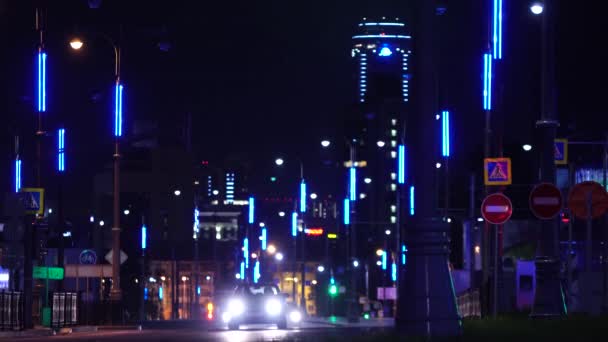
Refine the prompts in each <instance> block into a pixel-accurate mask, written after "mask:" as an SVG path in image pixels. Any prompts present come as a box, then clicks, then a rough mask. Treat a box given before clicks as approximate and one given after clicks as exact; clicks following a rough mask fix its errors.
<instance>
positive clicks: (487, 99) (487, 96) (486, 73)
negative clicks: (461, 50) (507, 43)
mask: <svg viewBox="0 0 608 342" xmlns="http://www.w3.org/2000/svg"><path fill="white" fill-rule="evenodd" d="M483 109H484V110H491V109H492V55H491V54H489V53H486V54H484V55H483Z"/></svg>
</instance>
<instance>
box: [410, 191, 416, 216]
mask: <svg viewBox="0 0 608 342" xmlns="http://www.w3.org/2000/svg"><path fill="white" fill-rule="evenodd" d="M414 200H415V198H414V186H413V185H412V186H410V216H414V213H415V208H416V204H415V202H414Z"/></svg>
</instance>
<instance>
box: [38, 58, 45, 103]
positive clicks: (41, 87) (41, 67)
mask: <svg viewBox="0 0 608 342" xmlns="http://www.w3.org/2000/svg"><path fill="white" fill-rule="evenodd" d="M38 112H46V53H45V52H42V51H39V52H38Z"/></svg>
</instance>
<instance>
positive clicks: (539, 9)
mask: <svg viewBox="0 0 608 342" xmlns="http://www.w3.org/2000/svg"><path fill="white" fill-rule="evenodd" d="M544 9H545V7H544V6H543V4H542V3H541V2H534V3H533V4H532V5H531V6H530V12H532V14H534V15H539V14H542V13H543V11H544Z"/></svg>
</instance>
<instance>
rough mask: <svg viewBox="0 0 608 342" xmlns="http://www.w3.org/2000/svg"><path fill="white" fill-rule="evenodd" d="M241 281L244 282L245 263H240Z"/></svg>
mask: <svg viewBox="0 0 608 342" xmlns="http://www.w3.org/2000/svg"><path fill="white" fill-rule="evenodd" d="M239 274H240V276H241V279H242V280H245V262H244V261H241V272H240V273H239Z"/></svg>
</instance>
